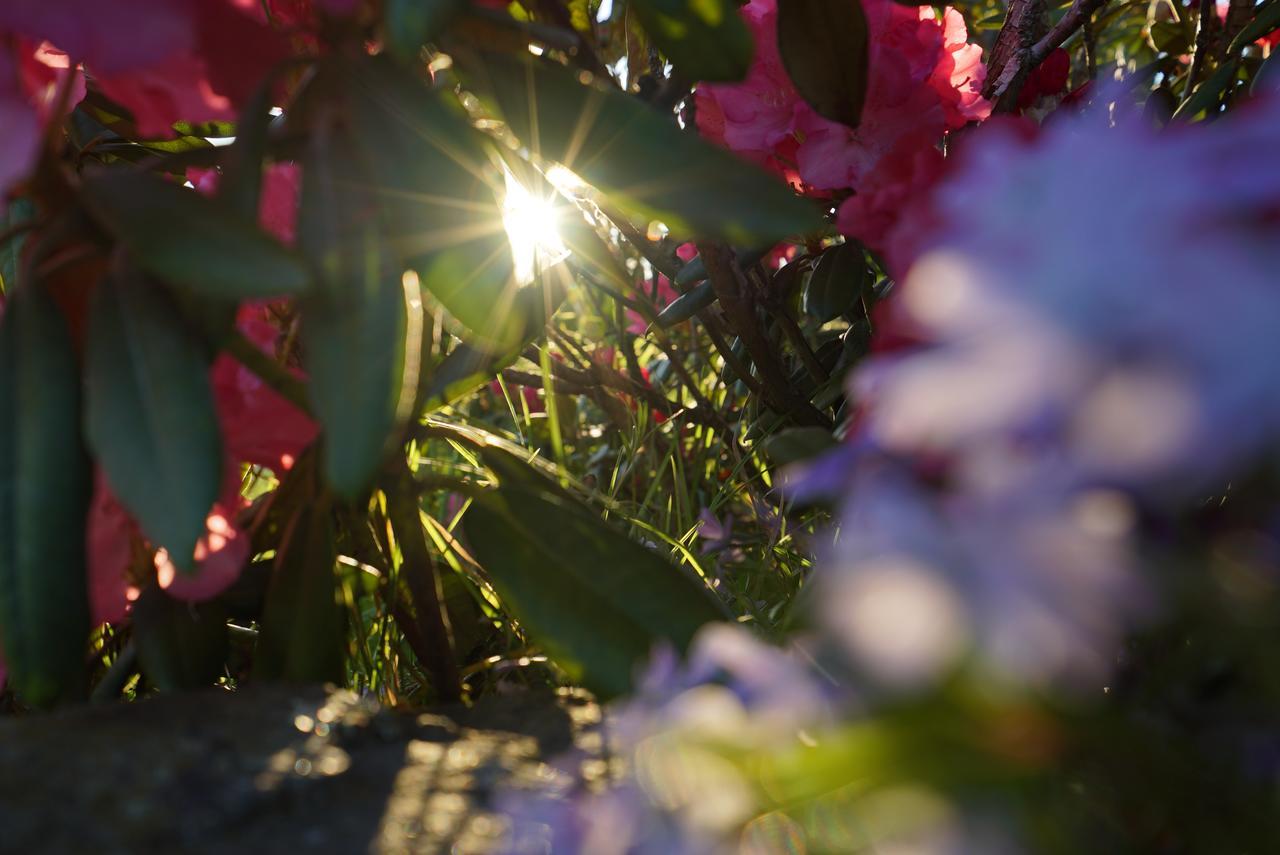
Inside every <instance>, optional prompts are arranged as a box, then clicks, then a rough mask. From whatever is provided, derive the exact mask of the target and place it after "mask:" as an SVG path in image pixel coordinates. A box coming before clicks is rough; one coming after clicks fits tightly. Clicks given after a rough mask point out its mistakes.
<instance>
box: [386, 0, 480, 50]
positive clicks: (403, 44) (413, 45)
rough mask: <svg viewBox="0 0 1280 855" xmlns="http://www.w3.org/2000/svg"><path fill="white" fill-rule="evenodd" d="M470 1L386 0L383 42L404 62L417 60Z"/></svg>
mask: <svg viewBox="0 0 1280 855" xmlns="http://www.w3.org/2000/svg"><path fill="white" fill-rule="evenodd" d="M466 5H467V4H466V0H383V3H382V32H383V42H384V44H386V46H387V50H389V51H390V52H391V55H392V56H394V57H396V58H397V59H399V60H401V61H403V62H412V61H413V60H415V59H417V57H418V52H419V51H421V50H422V46H423V44H425V43H426V42H428V41H430V40H431V39H432V38H434V37H435V36H436V35H437V34H438V33H439V32H440V31H441V30H443V29H444V27H445V26H446V25H447V24H448V23H449V22H450V21H451V20H452V19H453V17H454V15H456V14H457V13H458V12H459V11H461V10H462V9H464V8H465V7H466Z"/></svg>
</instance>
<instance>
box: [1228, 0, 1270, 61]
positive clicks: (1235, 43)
mask: <svg viewBox="0 0 1280 855" xmlns="http://www.w3.org/2000/svg"><path fill="white" fill-rule="evenodd" d="M1276 28H1280V0H1271V2H1270V3H1267V4H1265V5H1263V6H1262V7H1261V8H1260V9H1259V10H1258V14H1257V15H1255V16H1254V18H1253V20H1252V21H1250V22H1249V23H1248V24H1247V25H1245V27H1244V29H1242V30H1241V31H1240V32H1238V33H1236V37H1235V38H1234V39H1232V40H1231V44H1230V46H1228V47H1227V53H1226V55H1227V56H1229V57H1234V56H1236V55H1237V54H1238V53H1240V51H1242V50H1244V49H1245V46H1246V45H1250V44H1253V43H1254V42H1256V41H1257V40H1258V39H1260V38H1262V37H1263V36H1265V35H1266V34H1267V33H1270V32H1271V31H1272V30H1274V29H1276Z"/></svg>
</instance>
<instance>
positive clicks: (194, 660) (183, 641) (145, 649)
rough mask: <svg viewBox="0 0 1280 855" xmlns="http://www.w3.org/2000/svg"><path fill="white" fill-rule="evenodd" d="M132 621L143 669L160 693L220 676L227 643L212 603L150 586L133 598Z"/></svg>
mask: <svg viewBox="0 0 1280 855" xmlns="http://www.w3.org/2000/svg"><path fill="white" fill-rule="evenodd" d="M132 623H133V642H134V644H135V645H136V647H137V650H138V663H139V664H140V665H141V666H142V673H143V674H145V675H146V677H147V680H148V681H150V682H151V684H152V685H154V686H155V687H156V688H158V689H160V691H162V692H173V691H178V690H180V689H199V688H203V687H205V686H210V685H212V684H213V683H214V682H215V681H216V680H217V679H218V677H220V676H222V672H223V668H224V667H225V664H226V661H227V654H228V652H229V641H228V633H227V614H226V609H225V608H223V607H222V605H221V604H220V603H218V602H217V601H210V602H204V603H196V604H193V603H182V602H178V601H177V600H175V599H173V598H172V597H170V596H169V595H168V594H166V593H165V592H164V591H163V590H162V589H161V588H160V587H159V586H158V585H151V586H149V587H147V588H146V589H145V590H144V591H143V592H142V594H141V595H140V596H139V597H138V599H137V600H136V601H135V602H134V604H133V611H132Z"/></svg>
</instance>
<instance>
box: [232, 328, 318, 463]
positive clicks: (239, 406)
mask: <svg viewBox="0 0 1280 855" xmlns="http://www.w3.org/2000/svg"><path fill="white" fill-rule="evenodd" d="M236 326H237V327H239V329H240V332H242V333H243V334H244V335H245V336H246V337H247V338H248V339H249V340H250V341H252V342H253V343H254V344H256V345H258V347H260V348H261V349H262V350H264V351H266V352H268V353H271V352H272V348H273V347H274V346H275V342H276V339H277V338H278V337H279V331H278V330H277V329H276V328H275V326H273V325H272V324H271V323H269V322H268V321H267V320H265V318H264V316H263V309H262V307H261V306H254V305H252V304H249V305H246V306H244V307H242V308H241V309H240V316H239V319H238V320H237V323H236ZM212 380H213V394H214V399H215V400H216V401H217V405H218V421H219V423H220V424H221V426H222V440H223V443H224V445H225V447H226V453H227V456H228V457H229V458H230V459H231V460H232V461H234V462H236V463H252V464H254V465H255V466H265V467H267V468H268V469H271V470H272V471H273V472H276V473H284V472H286V471H288V470H289V469H290V468H291V467H292V466H293V464H294V463H295V462H296V461H297V459H298V455H300V454H301V453H302V450H303V449H305V448H306V447H307V446H308V445H310V444H311V441H312V440H313V439H315V435H316V430H317V429H316V424H315V422H313V421H312V420H311V418H310V417H309V416H308V415H307V414H306V413H304V412H302V411H301V410H299V409H298V408H297V407H295V406H294V405H293V404H291V403H289V402H288V401H286V400H285V399H284V398H282V397H280V395H279V394H278V393H277V392H276V391H275V390H274V389H272V388H271V387H270V386H268V385H267V384H265V383H263V382H262V380H261V379H260V378H259V377H258V375H256V374H254V373H253V372H252V371H250V370H249V369H248V368H245V367H244V366H243V365H241V364H240V363H239V362H237V361H236V360H234V359H232V358H231V357H230V356H227V355H226V354H225V353H224V354H222V355H220V356H219V357H218V358H217V360H216V361H215V362H214V363H213V372H212Z"/></svg>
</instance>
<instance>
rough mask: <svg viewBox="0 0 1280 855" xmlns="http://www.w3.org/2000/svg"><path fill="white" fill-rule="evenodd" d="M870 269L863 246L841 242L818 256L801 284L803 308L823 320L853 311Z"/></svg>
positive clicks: (860, 296)
mask: <svg viewBox="0 0 1280 855" xmlns="http://www.w3.org/2000/svg"><path fill="white" fill-rule="evenodd" d="M868 276H869V271H868V270H867V260H866V257H865V256H864V255H863V253H862V247H861V246H860V245H858V244H856V243H842V244H840V245H838V246H833V247H831V248H830V249H827V250H826V251H824V252H823V253H822V255H821V256H819V257H818V262H817V264H815V265H814V268H813V273H811V274H810V275H809V281H808V283H807V284H806V285H805V288H804V311H805V313H806V314H808V315H811V316H813V317H814V318H816V319H817V320H819V321H822V322H823V323H825V322H827V321H829V320H831V319H832V318H836V317H839V316H840V315H843V314H845V313H847V312H851V311H853V310H854V309H855V308H856V307H857V306H858V304H859V302H860V301H861V299H862V290H863V288H864V287H866V284H867V278H868Z"/></svg>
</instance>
